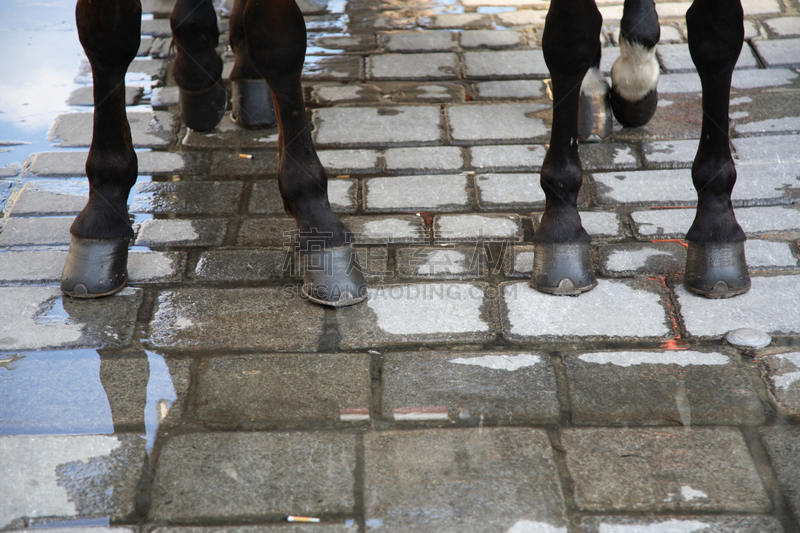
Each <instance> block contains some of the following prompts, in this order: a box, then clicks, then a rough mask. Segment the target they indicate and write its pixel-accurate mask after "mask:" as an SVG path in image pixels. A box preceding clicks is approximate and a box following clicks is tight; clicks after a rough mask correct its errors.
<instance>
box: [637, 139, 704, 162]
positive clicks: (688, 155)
mask: <svg viewBox="0 0 800 533" xmlns="http://www.w3.org/2000/svg"><path fill="white" fill-rule="evenodd" d="M697 145H698V141H696V140H679V139H674V140H669V141H655V142H648V143H644V144H643V145H642V152H643V153H644V162H645V164H646V165H647V166H649V167H655V168H681V167H691V166H692V163H693V162H694V157H695V155H697Z"/></svg>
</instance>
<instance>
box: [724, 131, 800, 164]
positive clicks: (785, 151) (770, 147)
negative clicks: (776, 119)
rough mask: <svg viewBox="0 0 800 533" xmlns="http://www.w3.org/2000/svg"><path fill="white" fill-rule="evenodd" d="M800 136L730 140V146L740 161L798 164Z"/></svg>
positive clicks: (799, 160) (799, 158) (772, 136)
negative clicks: (799, 140)
mask: <svg viewBox="0 0 800 533" xmlns="http://www.w3.org/2000/svg"><path fill="white" fill-rule="evenodd" d="M798 139H800V135H797V134H795V135H771V136H765V137H749V138H746V139H732V140H731V144H732V145H733V148H734V150H735V151H736V156H737V158H738V159H739V160H740V161H745V162H769V163H787V162H793V163H797V162H800V143H798Z"/></svg>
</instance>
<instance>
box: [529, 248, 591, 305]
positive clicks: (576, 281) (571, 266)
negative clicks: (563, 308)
mask: <svg viewBox="0 0 800 533" xmlns="http://www.w3.org/2000/svg"><path fill="white" fill-rule="evenodd" d="M596 286H597V279H596V278H595V277H594V271H593V268H592V258H591V257H590V255H589V245H588V244H560V243H547V244H534V247H533V273H532V274H531V287H533V288H534V289H536V290H537V291H541V292H546V293H548V294H555V295H556V296H578V295H579V294H581V293H583V292H586V291H590V290H592V289H594V288H595V287H596Z"/></svg>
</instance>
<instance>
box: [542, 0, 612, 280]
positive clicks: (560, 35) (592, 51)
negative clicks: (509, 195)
mask: <svg viewBox="0 0 800 533" xmlns="http://www.w3.org/2000/svg"><path fill="white" fill-rule="evenodd" d="M601 23H602V17H601V16H600V12H599V11H598V10H597V7H596V6H595V4H594V2H593V1H592V0H553V2H552V3H551V4H550V10H549V11H548V13H547V19H546V23H545V28H544V35H543V37H542V48H543V50H544V59H545V62H546V63H547V68H548V69H550V75H551V76H552V79H553V128H552V130H551V133H550V147H549V148H548V150H547V155H546V156H545V158H544V163H543V164H542V177H541V184H542V189H543V190H544V193H545V197H546V204H545V211H544V214H543V215H542V220H541V223H540V224H539V227H538V228H537V230H536V232H535V233H534V235H533V243H534V254H535V255H534V264H533V274H532V277H531V286H532V287H533V288H534V289H537V290H540V291H542V292H547V293H551V294H558V295H571V296H575V295H578V294H580V293H581V292H585V291H588V290H590V289H592V288H594V287H595V286H596V285H597V280H596V279H595V277H594V272H593V270H592V261H591V258H590V255H589V243H590V242H591V238H590V237H589V234H588V233H586V230H585V229H583V226H582V225H581V218H580V215H578V192H579V191H580V188H581V183H582V170H581V160H580V157H579V155H578V100H579V96H580V87H581V81H582V80H583V78H584V76H585V75H586V71H587V70H588V69H589V66H590V65H591V64H592V60H593V59H594V58H595V56H596V55H597V50H598V48H599V47H600V26H601Z"/></svg>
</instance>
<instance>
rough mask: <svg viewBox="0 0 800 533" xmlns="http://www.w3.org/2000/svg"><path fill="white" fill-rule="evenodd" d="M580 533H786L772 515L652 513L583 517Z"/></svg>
mask: <svg viewBox="0 0 800 533" xmlns="http://www.w3.org/2000/svg"><path fill="white" fill-rule="evenodd" d="M576 531H578V532H579V533H603V532H605V531H647V532H651V531H652V532H654V533H656V532H662V531H663V532H664V533H666V532H672V531H676V532H677V531H708V532H712V531H719V532H720V533H722V532H724V533H783V528H782V527H781V523H780V522H778V520H776V519H775V518H773V517H771V516H763V515H762V516H759V515H752V516H714V515H692V516H664V515H658V516H655V515H652V516H646V517H643V518H639V517H625V516H603V517H595V516H591V517H585V518H581V520H580V524H579V525H578V529H577V530H576Z"/></svg>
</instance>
